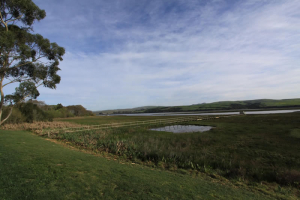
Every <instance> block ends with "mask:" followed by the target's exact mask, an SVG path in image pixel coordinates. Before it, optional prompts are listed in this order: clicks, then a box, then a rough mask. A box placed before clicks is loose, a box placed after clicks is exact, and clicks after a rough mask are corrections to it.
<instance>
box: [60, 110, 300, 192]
mask: <svg viewBox="0 0 300 200" xmlns="http://www.w3.org/2000/svg"><path fill="white" fill-rule="evenodd" d="M97 119H98V120H97ZM108 119H114V118H113V117H111V118H105V117H98V118H97V117H93V118H85V119H84V120H83V119H81V120H80V123H82V124H93V123H95V124H101V123H102V122H103V121H105V123H107V121H106V120H108ZM119 119H120V118H119ZM129 119H130V118H128V120H129ZM135 119H136V118H135ZM147 119H148V118H147ZM139 120H141V119H139ZM69 121H72V120H69ZM73 121H74V122H77V121H76V120H73ZM120 121H122V120H120ZM120 121H119V122H120ZM190 124H195V125H197V124H199V125H211V126H214V127H216V128H214V129H212V130H211V131H209V132H205V133H185V134H173V133H168V132H154V131H150V130H148V129H147V128H143V127H130V128H119V129H111V130H105V131H103V130H98V131H87V132H78V133H65V134H58V135H56V136H55V138H56V139H59V140H62V141H68V142H71V143H72V144H74V145H75V146H78V147H81V148H85V149H89V150H92V151H98V152H108V153H112V154H114V155H118V156H119V157H121V158H123V159H129V160H131V161H134V162H139V163H143V164H145V165H148V166H154V167H160V168H164V169H168V170H171V171H177V170H179V169H186V170H197V171H199V172H203V173H206V174H209V175H211V176H215V175H218V176H221V177H225V178H227V179H230V180H232V181H241V182H244V183H247V184H252V183H260V184H261V183H263V182H266V183H277V184H278V185H280V186H291V187H292V188H297V189H300V145H299V142H300V136H299V135H300V134H299V129H300V113H290V114H274V115H251V116H248V115H245V116H235V117H230V118H220V119H214V120H211V121H198V122H191V123H190Z"/></svg>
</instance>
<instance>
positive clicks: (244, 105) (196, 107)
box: [94, 98, 300, 114]
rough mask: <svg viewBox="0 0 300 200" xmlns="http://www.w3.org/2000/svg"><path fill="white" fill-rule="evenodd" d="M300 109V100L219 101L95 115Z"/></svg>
mask: <svg viewBox="0 0 300 200" xmlns="http://www.w3.org/2000/svg"><path fill="white" fill-rule="evenodd" d="M289 108H300V98H297V99H281V100H274V99H256V100H244V101H218V102H213V103H199V104H193V105H187V106H145V107H138V108H131V109H117V110H105V111H96V112H94V113H96V114H99V113H105V114H113V113H114V114H123V113H124V114H125V113H159V112H191V111H222V110H247V109H289Z"/></svg>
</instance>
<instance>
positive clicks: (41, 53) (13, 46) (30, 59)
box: [0, 0, 65, 125]
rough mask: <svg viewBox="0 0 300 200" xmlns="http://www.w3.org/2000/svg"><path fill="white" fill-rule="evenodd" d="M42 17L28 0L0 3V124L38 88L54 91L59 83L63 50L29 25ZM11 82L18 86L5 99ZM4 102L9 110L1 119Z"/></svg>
mask: <svg viewBox="0 0 300 200" xmlns="http://www.w3.org/2000/svg"><path fill="white" fill-rule="evenodd" d="M45 16H46V13H45V11H44V10H41V9H40V8H39V7H38V6H36V5H35V4H34V3H33V2H32V1H31V0H0V92H1V101H0V125H1V124H2V123H3V122H5V121H6V120H7V119H8V118H9V117H10V115H11V113H12V110H13V106H14V105H16V104H17V103H19V102H22V101H24V100H25V99H26V98H27V97H30V98H32V99H36V98H37V97H38V96H39V92H38V90H37V88H38V87H39V86H41V85H42V86H44V87H48V88H51V89H55V88H56V84H58V83H59V82H60V76H59V75H58V74H57V71H58V70H60V69H59V67H58V65H59V61H62V60H63V59H62V56H63V55H64V53H65V49H64V48H62V47H60V46H58V45H57V44H56V43H50V41H49V40H48V39H46V38H43V36H41V35H39V34H33V33H32V32H33V31H32V30H33V29H32V24H33V23H34V22H35V21H36V20H37V21H39V20H41V19H43V18H44V17H45ZM12 83H19V86H18V87H17V88H16V90H15V92H14V93H13V94H10V95H6V96H4V91H3V88H4V87H5V86H7V85H9V84H12ZM4 103H6V104H7V105H9V107H10V111H9V113H8V114H7V116H6V117H5V118H4V119H3V116H2V113H3V112H2V111H3V106H4Z"/></svg>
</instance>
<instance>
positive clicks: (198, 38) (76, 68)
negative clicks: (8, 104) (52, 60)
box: [33, 0, 300, 111]
mask: <svg viewBox="0 0 300 200" xmlns="http://www.w3.org/2000/svg"><path fill="white" fill-rule="evenodd" d="M33 2H34V3H35V4H36V5H38V6H39V7H40V8H41V9H44V10H45V11H46V14H47V16H46V18H45V19H43V20H41V21H39V22H35V24H34V25H33V30H34V33H39V34H41V35H43V36H44V37H46V38H48V39H49V40H50V41H51V42H56V43H57V44H58V45H60V46H62V47H64V48H65V49H66V54H65V55H64V57H63V58H64V60H63V61H62V62H61V63H60V65H59V66H60V68H61V71H60V72H59V75H60V76H61V83H60V84H59V85H57V89H56V90H51V89H48V88H41V89H40V90H39V91H40V96H39V97H38V100H41V101H45V102H46V103H47V104H51V105H53V104H58V103H62V104H63V105H64V106H67V105H79V104H80V105H83V106H84V107H85V108H87V109H89V110H93V111H96V110H105V109H120V108H133V107H139V106H178V105H190V104H197V103H203V102H206V103H209V102H215V101H224V100H251V99H266V98H268V99H288V98H300V90H299V89H300V66H299V64H300V12H299V10H300V3H299V0H243V1H241V0H151V1H149V0H109V1H108V0H86V1H82V0H33Z"/></svg>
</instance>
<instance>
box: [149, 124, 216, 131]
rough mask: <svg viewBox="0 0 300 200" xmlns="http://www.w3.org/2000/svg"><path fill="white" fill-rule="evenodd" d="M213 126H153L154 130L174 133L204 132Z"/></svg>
mask: <svg viewBox="0 0 300 200" xmlns="http://www.w3.org/2000/svg"><path fill="white" fill-rule="evenodd" d="M212 128H213V127H211V126H195V125H173V126H165V127H160V128H152V129H150V130H152V131H165V132H172V133H193V132H204V131H209V130H210V129H212Z"/></svg>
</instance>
